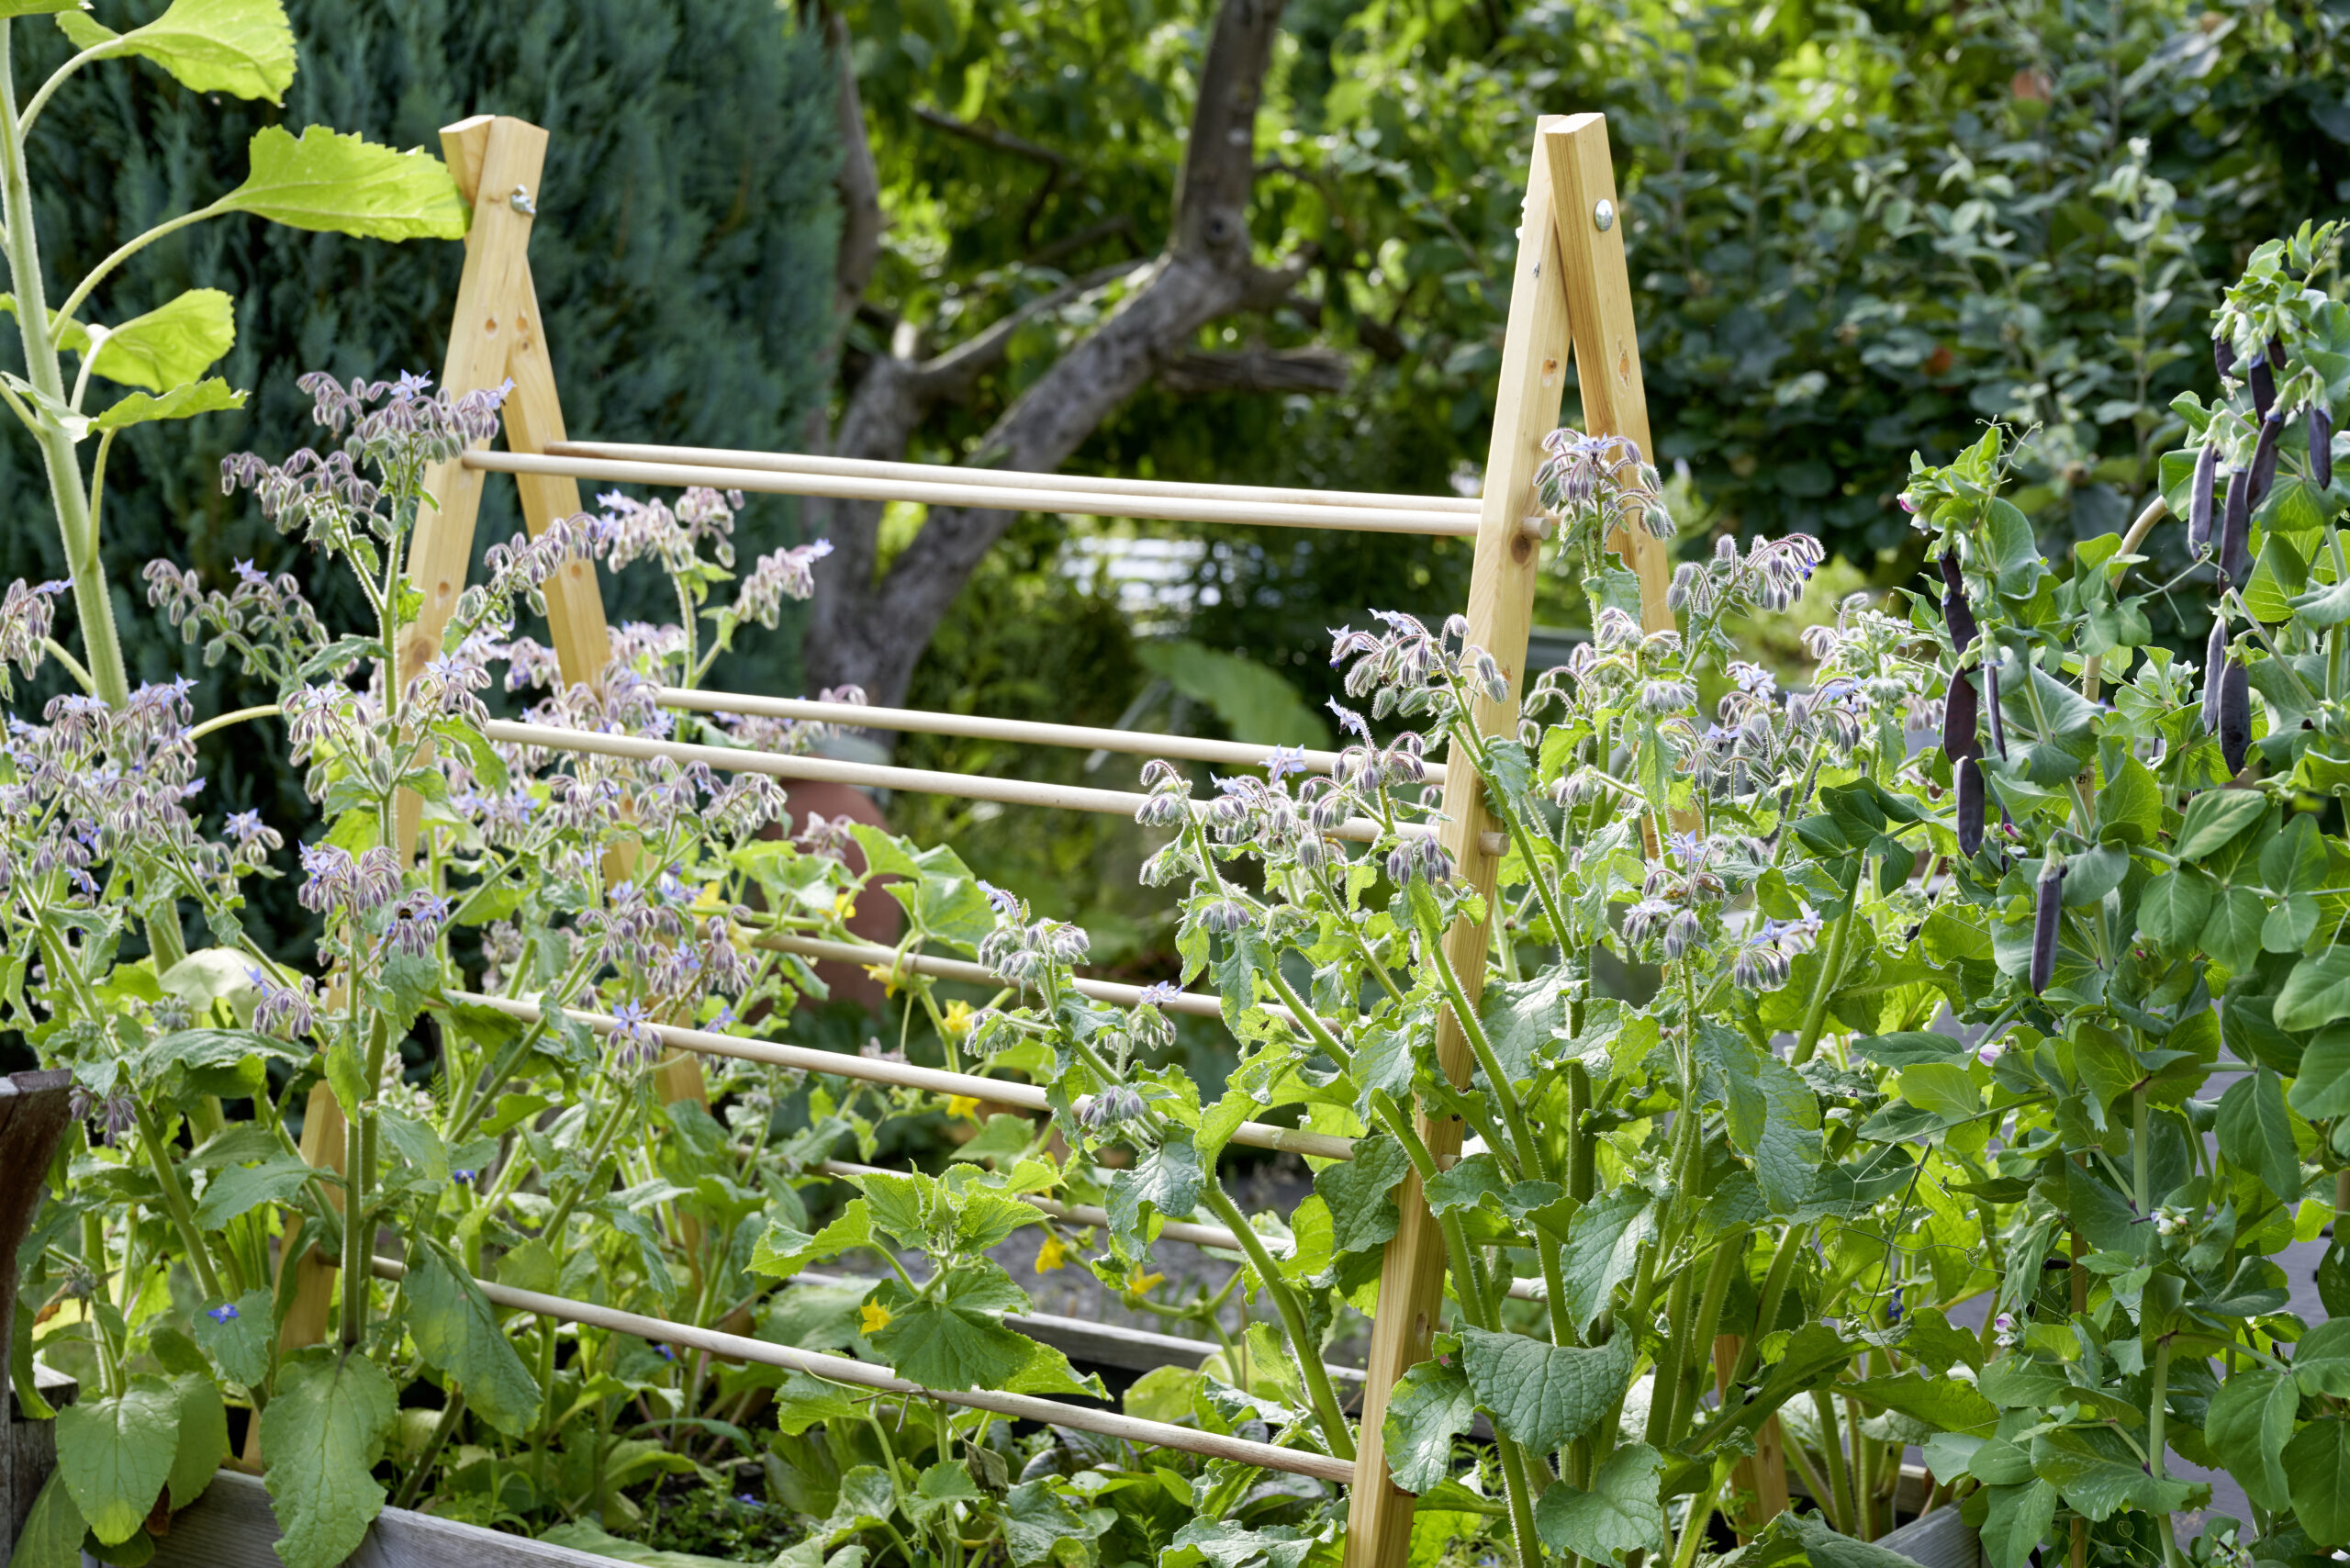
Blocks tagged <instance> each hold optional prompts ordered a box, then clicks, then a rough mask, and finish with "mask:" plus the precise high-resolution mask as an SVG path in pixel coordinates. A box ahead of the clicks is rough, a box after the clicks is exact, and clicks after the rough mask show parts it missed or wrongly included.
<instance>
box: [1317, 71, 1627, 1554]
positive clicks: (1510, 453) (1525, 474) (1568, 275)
mask: <svg viewBox="0 0 2350 1568" xmlns="http://www.w3.org/2000/svg"><path fill="white" fill-rule="evenodd" d="M1594 163H1596V166H1597V168H1598V169H1599V171H1600V173H1601V174H1603V175H1604V176H1606V178H1608V180H1609V181H1610V184H1609V186H1608V189H1609V192H1610V194H1611V195H1612V192H1613V185H1612V175H1607V174H1606V168H1607V127H1606V118H1604V117H1602V116H1599V115H1573V116H1544V117H1543V118H1541V119H1540V120H1539V121H1538V122H1537V124H1536V128H1535V145H1534V150H1533V158H1532V161H1531V164H1530V167H1529V168H1528V170H1527V185H1526V206H1525V209H1524V213H1523V218H1522V223H1521V227H1520V228H1519V230H1518V252H1517V267H1516V273H1515V274H1514V275H1513V278H1512V281H1511V286H1510V307H1509V325H1508V329H1507V331H1506V334H1505V337H1504V339H1503V342H1502V365H1501V376H1500V385H1499V391H1498V396H1497V398H1496V399H1495V402H1494V433H1493V442H1492V445H1491V447H1490V449H1489V455H1488V456H1487V458H1486V463H1485V479H1484V493H1483V502H1484V508H1483V512H1482V513H1481V514H1480V520H1479V528H1478V533H1477V556H1476V561H1475V563H1474V565H1473V566H1472V568H1471V573H1470V579H1469V610H1468V615H1469V641H1470V642H1472V643H1473V644H1476V645H1478V646H1479V647H1482V648H1483V649H1484V650H1485V651H1486V652H1487V653H1489V654H1491V655H1493V656H1494V659H1495V660H1496V661H1498V662H1499V663H1500V665H1501V666H1502V669H1503V672H1504V674H1505V676H1506V677H1507V678H1508V679H1509V683H1510V693H1509V696H1508V697H1507V698H1506V699H1505V700H1502V701H1499V702H1494V701H1491V700H1486V699H1484V698H1482V697H1481V698H1480V699H1479V700H1478V701H1477V706H1476V709H1475V712H1474V718H1475V721H1476V723H1477V725H1478V728H1479V729H1480V730H1482V731H1483V733H1485V734H1515V733H1516V724H1517V700H1518V693H1519V690H1520V689H1521V686H1522V683H1523V680H1524V677H1525V667H1524V666H1525V662H1526V648H1527V638H1528V635H1529V634H1530V633H1531V632H1532V629H1533V611H1534V589H1535V584H1536V580H1537V576H1538V574H1539V559H1538V557H1539V551H1538V549H1537V545H1536V542H1535V541H1534V539H1532V538H1531V537H1529V536H1528V535H1527V532H1526V531H1525V529H1524V528H1523V527H1522V526H1521V521H1522V520H1523V519H1525V518H1526V517H1527V516H1528V515H1529V514H1531V513H1533V512H1534V511H1535V510H1537V507H1536V500H1535V495H1534V485H1533V480H1534V473H1535V470H1536V469H1537V468H1539V466H1540V465H1541V464H1542V461H1543V459H1544V456H1545V454H1544V453H1543V450H1542V438H1543V437H1544V436H1546V435H1548V434H1550V432H1551V431H1553V430H1556V429H1557V428H1558V424H1559V408H1560V403H1561V397H1562V394H1563V392H1564V372H1565V369H1566V364H1567V361H1568V359H1569V357H1570V348H1571V345H1572V348H1573V349H1575V350H1580V349H1581V348H1582V337H1583V333H1582V332H1581V330H1580V323H1577V322H1575V321H1574V320H1573V319H1572V318H1573V312H1572V309H1571V307H1570V292H1571V289H1572V278H1574V277H1575V276H1576V275H1578V274H1579V273H1580V274H1593V273H1595V270H1596V269H1595V267H1594V266H1593V264H1592V263H1590V262H1589V261H1588V260H1587V259H1580V260H1578V261H1576V262H1574V263H1569V262H1567V261H1566V259H1565V258H1566V256H1567V255H1569V254H1571V253H1573V252H1577V251H1579V250H1582V249H1585V248H1587V247H1585V245H1584V241H1583V235H1582V234H1581V233H1578V232H1576V231H1575V230H1574V229H1573V227H1572V225H1574V224H1575V223H1576V221H1577V217H1576V213H1575V211H1574V210H1572V204H1574V203H1576V202H1580V201H1581V200H1582V199H1583V192H1584V190H1586V189H1587V188H1588V187H1589V185H1590V182H1591V170H1592V167H1593V165H1594ZM1569 174H1571V176H1572V178H1571V180H1570V179H1569V178H1567V176H1568V175H1569ZM1561 186H1564V187H1565V188H1561ZM1581 222H1582V225H1583V228H1585V229H1588V228H1589V213H1588V209H1587V208H1585V209H1583V212H1582V217H1581ZM1620 229H1621V224H1620V222H1619V223H1618V225H1617V230H1611V232H1614V233H1617V238H1618V243H1617V267H1618V270H1619V272H1620V269H1621V244H1620V232H1619V231H1620ZM1622 325H1623V330H1624V332H1625V333H1627V334H1628V333H1629V332H1630V330H1631V319H1630V314H1629V308H1628V305H1627V307H1626V310H1625V312H1624V315H1623V319H1622ZM1633 352H1634V356H1635V357H1634V359H1633V361H1632V364H1633V368H1634V379H1633V381H1632V383H1631V385H1630V386H1629V388H1628V391H1623V390H1622V389H1619V390H1618V392H1616V393H1610V392H1606V391H1602V390H1600V389H1599V385H1598V384H1599V383H1601V382H1602V381H1603V380H1604V379H1605V376H1604V375H1602V374H1601V368H1602V367H1601V366H1599V365H1595V364H1593V363H1592V362H1591V361H1590V360H1588V359H1581V358H1579V359H1578V360H1577V362H1576V372H1577V380H1578V383H1579V384H1580V385H1581V386H1583V398H1584V402H1585V405H1586V411H1587V415H1588V409H1589V408H1590V407H1591V406H1592V405H1593V404H1594V403H1595V402H1596V403H1599V404H1602V405H1604V406H1606V405H1607V403H1608V399H1609V398H1611V397H1614V398H1616V403H1615V404H1614V405H1612V406H1614V407H1616V409H1617V415H1616V416H1612V417H1623V416H1624V415H1625V414H1626V413H1627V412H1628V410H1629V409H1633V408H1638V407H1639V398H1638V394H1639V384H1638V378H1637V375H1638V359H1637V349H1635V350H1634V351H1633ZM1639 420H1640V424H1639V429H1640V431H1641V433H1642V434H1643V435H1645V434H1646V429H1647V426H1646V413H1645V409H1641V410H1640V413H1639ZM1645 450H1646V448H1645V445H1644V446H1643V451H1644V452H1645ZM1618 537H1619V542H1620V540H1621V537H1622V536H1621V535H1619V536H1618ZM1635 565H1636V566H1639V567H1640V569H1641V570H1642V577H1641V590H1642V596H1643V619H1644V620H1647V621H1649V622H1650V623H1651V624H1656V623H1658V622H1656V620H1655V619H1654V618H1655V617H1657V616H1662V617H1663V618H1664V622H1663V623H1666V624H1670V622H1671V612H1670V611H1669V610H1666V609H1665V608H1664V603H1663V597H1662V596H1663V590H1664V587H1665V579H1664V577H1662V576H1658V577H1656V585H1655V593H1656V598H1655V600H1654V602H1653V604H1651V603H1649V602H1648V594H1649V587H1650V577H1651V576H1655V575H1656V574H1655V573H1653V572H1652V571H1651V570H1650V569H1649V568H1648V566H1647V565H1646V564H1645V563H1644V562H1642V561H1640V560H1639V559H1637V558H1636V560H1635ZM1444 811H1445V813H1446V815H1447V817H1449V819H1450V820H1449V822H1448V823H1446V825H1445V827H1444V829H1443V831H1442V833H1441V834H1440V835H1439V839H1438V842H1439V843H1441V844H1442V845H1443V846H1444V847H1445V848H1446V850H1447V851H1448V852H1449V853H1450V854H1451V855H1452V857H1453V858H1454V861H1455V864H1456V865H1458V866H1459V868H1460V875H1461V876H1462V878H1463V879H1466V880H1467V881H1468V882H1469V883H1470V885H1471V886H1472V887H1473V888H1474V889H1475V890H1477V891H1478V893H1480V894H1481V895H1483V898H1484V899H1485V900H1486V901H1487V902H1488V904H1490V902H1491V900H1492V898H1493V894H1494V879H1495V877H1496V875H1497V873H1498V872H1499V870H1500V864H1499V859H1498V857H1497V855H1496V854H1494V853H1493V852H1491V851H1490V850H1489V848H1488V846H1491V845H1493V844H1494V840H1495V839H1496V838H1497V837H1498V836H1499V835H1498V834H1496V832H1495V829H1496V827H1497V825H1498V824H1497V823H1495V822H1494V820H1493V819H1492V817H1491V816H1490V814H1489V813H1488V812H1487V811H1486V809H1485V802H1484V791H1483V785H1482V782H1481V781H1480V780H1479V778H1478V777H1477V775H1476V773H1475V772H1474V770H1472V769H1471V768H1467V767H1462V768H1460V769H1457V770H1456V771H1455V772H1454V773H1453V775H1452V776H1451V777H1450V778H1449V779H1448V780H1447V782H1446V788H1445V793H1444ZM1487 942H1488V937H1487V931H1486V928H1485V927H1484V926H1483V925H1471V924H1468V923H1467V922H1456V923H1455V924H1454V925H1453V927H1452V929H1451V930H1450V931H1449V932H1448V933H1446V935H1445V944H1444V951H1445V956H1446V958H1448V959H1449V961H1450V962H1451V964H1452V966H1453V969H1454V972H1455V973H1456V974H1457V975H1459V976H1460V980H1461V981H1462V985H1463V989H1464V990H1465V991H1467V992H1468V995H1469V999H1470V1001H1471V1002H1472V1004H1473V1003H1474V1002H1475V1001H1476V999H1477V996H1478V993H1479V992H1480V991H1482V989H1483V984H1484V974H1485V951H1486V946H1487ZM1437 1054H1438V1061H1439V1063H1440V1064H1441V1065H1442V1067H1443V1068H1444V1070H1445V1071H1446V1073H1447V1074H1448V1075H1449V1077H1450V1078H1451V1079H1452V1081H1453V1082H1455V1083H1456V1084H1465V1083H1466V1082H1467V1081H1468V1078H1469V1072H1470V1067H1471V1059H1470V1053H1469V1048H1468V1042H1467V1039H1466V1038H1465V1036H1463V1035H1462V1034H1461V1032H1460V1025H1459V1023H1458V1021H1457V1020H1455V1019H1454V1018H1453V1017H1452V1016H1451V1014H1450V1013H1449V1011H1448V1012H1447V1013H1446V1014H1444V1016H1443V1017H1442V1019H1441V1020H1440V1021H1439V1023H1438V1030H1437ZM1416 1119H1417V1123H1418V1127H1419V1133H1420V1136H1421V1137H1422V1138H1423V1139H1425V1140H1426V1141H1427V1145H1428V1148H1429V1152H1430V1153H1432V1154H1433V1155H1434V1156H1435V1157H1436V1159H1437V1161H1438V1164H1439V1165H1441V1164H1444V1163H1446V1162H1448V1161H1449V1159H1451V1158H1452V1156H1453V1155H1454V1154H1455V1152H1457V1151H1458V1150H1459V1148H1460V1124H1459V1122H1457V1121H1455V1120H1453V1119H1451V1118H1449V1117H1442V1118H1430V1117H1428V1116H1426V1115H1420V1116H1418V1117H1417V1118H1416ZM1395 1196H1396V1204H1397V1205H1398V1208H1399V1210H1400V1214H1401V1219H1400V1223H1399V1226H1398V1228H1397V1231H1396V1234H1395V1237H1394V1239H1393V1240H1392V1241H1390V1242H1389V1243H1388V1244H1387V1256H1386V1260H1385V1262H1384V1265H1383V1267H1382V1270H1381V1273H1380V1289H1379V1301H1380V1305H1379V1311H1378V1313H1377V1315H1376V1316H1374V1318H1373V1320H1372V1324H1371V1356H1370V1366H1369V1381H1368V1383H1367V1384H1366V1388H1365V1394H1364V1401H1363V1417H1362V1431H1361V1437H1360V1447H1359V1448H1358V1449H1357V1450H1356V1453H1357V1458H1356V1466H1355V1487H1354V1493H1353V1495H1352V1498H1351V1499H1350V1503H1349V1512H1348V1532H1347V1549H1346V1562H1347V1565H1348V1568H1403V1564H1404V1562H1406V1561H1407V1560H1408V1558H1409V1555H1410V1549H1411V1537H1412V1510H1413V1507H1414V1505H1415V1503H1416V1498H1414V1497H1413V1495H1411V1494H1410V1493H1408V1492H1405V1491H1404V1490H1402V1489H1401V1488H1400V1487H1397V1486H1396V1485H1395V1484H1393V1481H1392V1480H1391V1479H1390V1477H1389V1475H1388V1473H1387V1455H1386V1442H1385V1435H1384V1433H1383V1432H1382V1430H1381V1428H1382V1422H1383V1420H1384V1417H1385V1413H1386V1408H1387V1396H1388V1393H1389V1391H1390V1390H1392V1389H1393V1386H1394V1384H1395V1382H1396V1380H1397V1379H1398V1378H1400V1377H1401V1376H1403V1374H1404V1371H1405V1370H1406V1369H1407V1368H1409V1367H1411V1366H1412V1365H1413V1364H1414V1363H1416V1362H1417V1361H1423V1360H1425V1359H1427V1355H1428V1350H1429V1341H1430V1339H1431V1338H1432V1337H1433V1336H1434V1334H1435V1332H1436V1328H1437V1317H1438V1310H1439V1308H1440V1306H1441V1304H1442V1299H1443V1279H1444V1271H1445V1263H1446V1259H1445V1252H1444V1240H1443V1236H1442V1234H1441V1232H1440V1231H1439V1229H1438V1226H1437V1223H1436V1220H1435V1218H1434V1217H1433V1216H1432V1215H1430V1214H1429V1213H1428V1210H1427V1200H1426V1198H1425V1196H1424V1194H1423V1193H1421V1191H1420V1185H1419V1182H1418V1179H1417V1178H1416V1176H1412V1175H1408V1174H1407V1175H1406V1176H1405V1177H1404V1182H1403V1183H1402V1185H1401V1186H1399V1187H1398V1188H1397V1190H1396V1194H1395Z"/></svg>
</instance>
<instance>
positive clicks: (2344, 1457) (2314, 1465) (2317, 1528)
mask: <svg viewBox="0 0 2350 1568" xmlns="http://www.w3.org/2000/svg"><path fill="white" fill-rule="evenodd" d="M2283 1459H2284V1468H2285V1484H2286V1488H2287V1489H2288V1491H2289V1492H2290V1493H2291V1494H2292V1497H2293V1513H2294V1516H2295V1517H2296V1518H2299V1519H2300V1522H2301V1528H2302V1529H2305V1530H2307V1531H2309V1533H2310V1539H2311V1540H2313V1541H2315V1542H2316V1543H2317V1544H2318V1545H2320V1546H2334V1547H2338V1546H2343V1545H2345V1544H2350V1421H2342V1420H2327V1421H2312V1422H2311V1423H2310V1424H2309V1425H2308V1426H2306V1427H2303V1428H2301V1429H2300V1431H2299V1432H2296V1433H2295V1434H2294V1435H2293V1440H2292V1441H2291V1442H2288V1443H2287V1444H2286V1445H2285V1452H2284V1455H2283Z"/></svg>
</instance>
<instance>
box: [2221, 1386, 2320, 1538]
mask: <svg viewBox="0 0 2350 1568" xmlns="http://www.w3.org/2000/svg"><path fill="white" fill-rule="evenodd" d="M2300 1401H2301V1394H2300V1389H2299V1388H2297V1387H2296V1386H2295V1385H2294V1383H2293V1380H2292V1379H2291V1378H2289V1377H2287V1376H2286V1375H2285V1374H2284V1373H2282V1372H2272V1371H2270V1370H2269V1369H2267V1368H2266V1367H2247V1368H2245V1369H2244V1371H2242V1372H2238V1373H2236V1375H2235V1376H2233V1377H2232V1378H2230V1379H2228V1381H2227V1382H2226V1383H2223V1384H2221V1387H2220V1392H2219V1393H2217V1394H2213V1395H2212V1396H2211V1404H2210V1409H2209V1410H2208V1411H2207V1412H2206V1413H2205V1415H2204V1417H2203V1439H2204V1441H2206V1442H2208V1443H2209V1444H2210V1446H2211V1451H2212V1452H2214V1453H2216V1454H2218V1455H2219V1456H2220V1462H2221V1464H2223V1465H2225V1466H2227V1469H2228V1473H2229V1474H2231V1475H2233V1476H2234V1477H2235V1478H2236V1480H2237V1481H2238V1482H2239V1483H2241V1484H2242V1485H2243V1486H2244V1495H2246V1496H2247V1497H2250V1498H2251V1499H2252V1500H2253V1501H2254V1502H2255V1503H2257V1504H2259V1505H2260V1506H2262V1507H2264V1508H2266V1509H2268V1510H2269V1511H2270V1512H2271V1513H2281V1512H2283V1511H2284V1509H2285V1508H2286V1506H2288V1504H2289V1503H2290V1502H2291V1498H2290V1496H2289V1495H2288V1493H2287V1490H2286V1481H2285V1465H2284V1457H2283V1456H2284V1451H2285V1444H2286V1442H2287V1440H2288V1439H2290V1438H2291V1437H2292V1435H2293V1416H2294V1412H2295V1411H2296V1410H2297V1409H2298V1408H2299V1407H2300Z"/></svg>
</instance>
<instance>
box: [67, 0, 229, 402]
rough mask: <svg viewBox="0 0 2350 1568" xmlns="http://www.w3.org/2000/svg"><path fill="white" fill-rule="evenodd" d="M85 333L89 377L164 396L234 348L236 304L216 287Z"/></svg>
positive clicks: (192, 290)
mask: <svg viewBox="0 0 2350 1568" xmlns="http://www.w3.org/2000/svg"><path fill="white" fill-rule="evenodd" d="M181 3H182V4H183V5H185V3H186V0H181ZM90 331H91V333H92V334H93V335H94V336H96V337H97V338H98V340H99V341H98V346H97V351H96V352H95V353H93V354H92V355H91V356H90V373H91V374H92V375H103V376H105V377H106V379H107V380H108V381H116V382H120V383H121V384H122V385H123V386H143V387H145V388H146V389H147V390H148V391H150V392H168V391H170V390H172V389H173V388H174V387H177V386H185V385H186V384H187V383H189V382H192V381H194V380H195V379H196V377H197V376H199V375H203V374H204V373H205V372H206V371H207V370H209V369H210V368H211V367H212V365H213V364H214V362H215V361H217V360H218V359H219V357H220V356H221V355H222V354H225V353H228V352H229V349H230V348H231V347H233V346H234V345H235V343H236V342H237V316H236V305H235V302H234V301H232V300H231V299H230V298H229V297H228V296H227V295H225V294H223V293H221V292H220V291H219V290H218V289H217V288H191V289H189V290H188V291H187V292H186V293H185V294H183V295H181V296H180V297H178V298H176V299H173V300H172V301H171V302H170V303H168V304H165V305H159V306H157V307H156V308H154V309H152V310H150V311H148V312H147V314H145V315H144V316H134V317H132V318H131V319H129V320H128V321H125V322H123V323H122V324H121V325H120V326H118V327H115V328H112V329H110V330H106V331H105V332H103V333H100V332H99V330H98V329H97V328H95V327H93V328H91V329H90Z"/></svg>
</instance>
